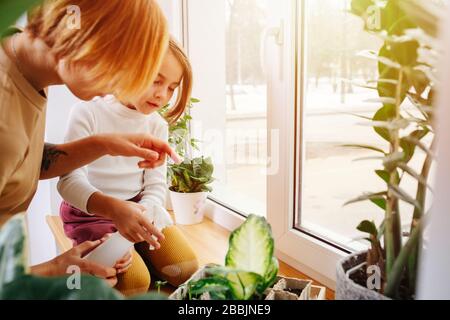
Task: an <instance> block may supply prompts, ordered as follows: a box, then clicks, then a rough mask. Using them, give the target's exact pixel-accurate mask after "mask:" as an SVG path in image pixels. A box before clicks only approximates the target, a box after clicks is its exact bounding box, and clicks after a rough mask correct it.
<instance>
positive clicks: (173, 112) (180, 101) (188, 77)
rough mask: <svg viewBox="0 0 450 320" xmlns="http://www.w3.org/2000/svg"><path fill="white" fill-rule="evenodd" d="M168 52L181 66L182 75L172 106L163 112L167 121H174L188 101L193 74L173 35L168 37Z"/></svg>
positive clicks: (187, 59)
mask: <svg viewBox="0 0 450 320" xmlns="http://www.w3.org/2000/svg"><path fill="white" fill-rule="evenodd" d="M169 52H170V53H172V54H173V55H174V56H175V58H176V59H177V60H178V62H179V63H180V64H181V66H182V68H183V76H182V80H181V85H180V86H179V88H178V95H177V100H176V102H175V104H174V105H173V107H172V108H170V109H169V110H168V111H167V113H166V114H165V117H166V119H167V120H168V121H169V123H174V122H176V121H177V120H178V119H179V118H180V117H181V115H182V114H183V112H184V110H185V109H186V107H187V105H188V104H189V103H190V99H191V93H192V82H193V76H192V66H191V63H190V62H189V58H188V57H187V55H186V53H185V52H184V50H183V48H182V47H181V46H180V45H179V44H178V43H177V41H176V40H175V39H174V38H173V37H170V40H169Z"/></svg>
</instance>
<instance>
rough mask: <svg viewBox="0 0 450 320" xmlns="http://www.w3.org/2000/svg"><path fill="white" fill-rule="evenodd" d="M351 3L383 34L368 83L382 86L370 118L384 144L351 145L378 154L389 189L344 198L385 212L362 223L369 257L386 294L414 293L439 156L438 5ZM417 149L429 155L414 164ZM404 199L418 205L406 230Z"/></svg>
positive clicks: (410, 0) (409, 0)
mask: <svg viewBox="0 0 450 320" xmlns="http://www.w3.org/2000/svg"><path fill="white" fill-rule="evenodd" d="M351 8H352V12H353V13H354V14H356V15H358V16H360V17H362V18H363V19H364V21H365V22H366V31H367V32H369V33H371V34H375V35H377V36H379V37H381V39H382V40H383V41H384V43H383V46H382V47H381V48H380V50H379V51H378V52H369V53H367V52H366V53H365V54H366V55H370V57H371V58H373V59H376V60H377V61H378V72H379V77H378V79H376V80H374V81H372V82H369V83H368V84H367V85H365V86H364V87H366V88H371V89H373V90H375V91H377V92H378V96H379V99H378V101H379V103H380V108H379V109H378V111H377V112H376V113H375V114H374V116H373V117H372V118H365V119H366V120H368V122H369V124H370V125H371V126H372V127H373V129H374V131H375V133H376V134H377V135H378V136H380V137H381V138H382V139H383V140H384V142H385V146H384V147H382V148H380V147H379V146H372V145H349V146H350V147H357V148H363V149H368V150H371V151H373V152H375V153H378V154H379V157H377V158H379V159H380V161H381V163H382V167H381V168H380V169H379V170H376V171H375V174H376V175H377V176H378V177H379V178H380V179H382V181H383V182H384V183H385V189H384V190H379V191H377V192H373V193H365V194H363V195H362V196H360V197H358V198H356V199H353V200H351V201H349V202H348V203H347V204H349V203H354V202H359V201H366V200H368V201H371V202H372V203H374V204H375V205H376V206H377V207H379V208H380V209H381V210H382V211H383V212H384V219H383V223H382V224H381V225H380V226H376V225H375V223H374V222H372V221H368V220H366V221H363V222H361V223H360V224H359V226H358V230H360V231H362V232H364V233H367V234H369V237H368V238H367V240H369V241H370V243H371V248H370V249H369V251H368V254H367V263H368V265H377V266H378V267H380V270H381V274H382V283H383V285H382V288H381V290H380V292H381V293H383V294H384V295H386V296H388V297H391V298H403V299H405V298H406V299H407V298H413V297H414V294H415V287H416V279H417V266H418V258H419V248H420V246H421V239H422V231H423V227H424V217H425V216H426V212H425V211H426V199H427V193H428V191H429V190H431V187H430V186H429V176H430V169H431V166H432V164H433V159H434V158H433V152H434V147H435V142H434V141H435V135H434V125H433V118H434V115H435V109H434V97H435V85H436V80H435V68H434V67H435V66H434V65H433V61H434V60H435V58H436V56H438V51H439V50H438V48H437V47H436V41H435V39H434V37H436V34H437V26H436V22H437V21H438V20H439V19H438V16H437V13H438V12H439V9H438V8H439V4H437V2H432V1H416V0H388V1H375V0H353V1H352V3H351ZM374 9H375V10H374ZM368 12H371V13H379V18H380V19H379V25H374V24H373V21H374V20H373V19H372V20H371V17H370V16H369V15H368V14H367V13H368ZM372 18H373V17H372ZM417 150H420V151H421V153H422V154H423V158H424V159H423V161H421V164H420V166H419V167H418V168H414V166H413V164H412V161H411V160H412V159H413V157H414V155H415V154H416V153H417ZM406 175H408V176H410V177H412V178H413V179H415V181H416V184H417V189H416V190H417V191H416V194H415V195H410V194H408V192H406V191H405V190H404V184H403V183H402V182H403V180H404V177H405V176H406ZM400 202H404V203H406V204H409V205H410V206H411V207H412V210H413V216H412V219H411V222H410V223H409V227H408V229H407V230H403V229H402V221H401V215H400Z"/></svg>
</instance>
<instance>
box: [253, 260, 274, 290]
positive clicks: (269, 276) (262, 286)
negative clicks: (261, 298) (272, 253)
mask: <svg viewBox="0 0 450 320" xmlns="http://www.w3.org/2000/svg"><path fill="white" fill-rule="evenodd" d="M278 269H279V264H278V259H277V258H276V257H272V261H271V263H270V267H269V269H268V270H267V272H266V275H265V276H264V282H262V283H259V284H258V286H257V288H256V290H257V291H258V292H259V293H260V294H263V293H264V290H266V289H267V288H269V287H270V286H272V285H273V284H274V283H275V281H276V279H277V275H278Z"/></svg>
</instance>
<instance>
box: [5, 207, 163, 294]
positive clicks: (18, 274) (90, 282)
mask: <svg viewBox="0 0 450 320" xmlns="http://www.w3.org/2000/svg"><path fill="white" fill-rule="evenodd" d="M27 248H28V244H27V234H26V225H25V216H24V215H23V214H17V215H16V216H15V217H13V218H12V219H10V220H9V221H8V222H7V223H6V224H5V225H4V226H3V227H2V229H0V300H28V299H30V300H94V299H95V300H122V299H124V297H123V296H122V295H121V294H120V293H119V292H118V291H116V290H115V289H113V288H111V287H110V286H108V285H107V284H106V282H105V281H103V280H100V279H98V278H96V277H93V276H90V275H81V276H80V281H79V289H69V288H70V287H71V286H70V285H68V284H74V283H75V282H72V278H71V275H69V274H68V275H67V276H61V277H38V276H33V275H30V274H28V271H29V270H28V266H27V261H28V256H27ZM132 299H133V300H134V299H138V300H156V299H167V297H166V296H163V295H160V294H156V293H152V292H151V293H148V294H146V295H140V296H136V297H133V298H132Z"/></svg>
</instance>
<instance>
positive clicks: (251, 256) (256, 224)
mask: <svg viewBox="0 0 450 320" xmlns="http://www.w3.org/2000/svg"><path fill="white" fill-rule="evenodd" d="M273 251H274V240H273V237H272V231H271V228H270V225H269V224H268V223H267V221H266V219H265V218H263V217H259V216H256V215H249V216H248V218H247V220H246V221H245V222H244V223H243V224H242V225H241V226H240V227H239V228H237V229H236V230H234V231H233V232H232V233H231V235H230V238H229V247H228V252H227V255H226V258H225V266H212V267H208V268H207V270H206V277H205V278H202V279H200V280H197V281H190V282H188V283H187V284H185V285H186V286H187V294H188V299H189V300H192V299H198V298H199V297H200V296H201V295H202V294H204V293H209V295H210V297H211V299H214V300H249V299H262V297H263V296H264V291H265V290H266V289H267V288H269V287H270V286H272V285H273V284H274V283H275V281H276V276H277V273H278V260H277V259H276V258H275V257H274V256H273Z"/></svg>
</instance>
